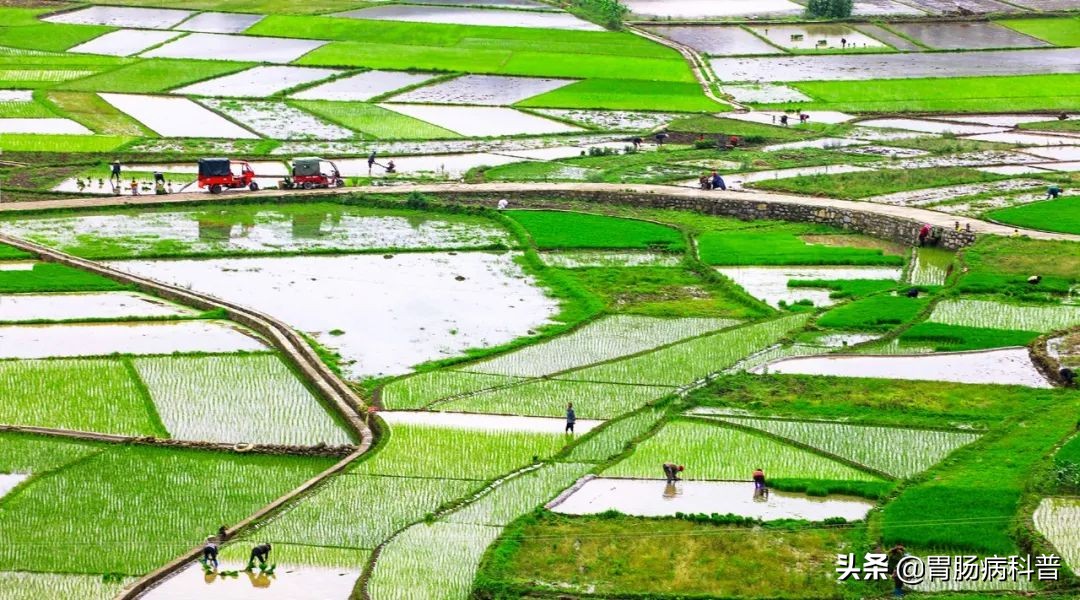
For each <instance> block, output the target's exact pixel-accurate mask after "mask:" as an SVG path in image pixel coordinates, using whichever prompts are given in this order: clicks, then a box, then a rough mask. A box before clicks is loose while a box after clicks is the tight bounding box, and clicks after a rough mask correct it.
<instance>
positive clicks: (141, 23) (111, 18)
mask: <svg viewBox="0 0 1080 600" xmlns="http://www.w3.org/2000/svg"><path fill="white" fill-rule="evenodd" d="M192 14H193V13H192V12H191V11H188V10H176V9H171V8H135V7H124V6H88V7H86V8H82V9H79V10H73V11H70V12H64V13H60V14H58V15H53V16H51V17H46V18H45V19H44V20H46V21H49V22H50V23H69V24H77V25H109V26H112V27H136V28H139V29H168V28H170V27H172V26H174V25H176V24H178V23H180V22H181V21H183V20H184V19H186V18H188V17H190V16H191V15H192Z"/></svg>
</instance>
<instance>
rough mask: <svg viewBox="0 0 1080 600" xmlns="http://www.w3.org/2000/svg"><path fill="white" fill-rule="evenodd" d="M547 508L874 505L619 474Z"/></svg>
mask: <svg viewBox="0 0 1080 600" xmlns="http://www.w3.org/2000/svg"><path fill="white" fill-rule="evenodd" d="M548 508H550V509H551V510H553V511H554V512H557V513H564V514H570V515H591V514H597V513H602V512H604V511H608V510H617V511H619V512H620V513H623V514H626V515H635V516H642V517H662V516H673V515H674V514H675V513H677V512H681V513H687V514H697V513H704V514H713V513H717V514H721V515H724V514H729V513H730V514H734V515H738V516H741V517H750V518H755V519H762V520H765V521H770V520H774V519H805V520H807V521H823V520H825V519H828V518H834V517H842V518H844V519H847V520H848V521H859V520H862V519H865V518H866V513H868V512H869V511H870V509H872V508H874V503H873V502H870V501H869V500H863V499H860V498H854V497H850V496H829V497H827V498H812V497H809V496H806V495H805V494H794V493H789V492H778V491H775V490H770V492H769V494H768V497H767V498H760V497H755V495H754V484H753V483H751V482H729V481H679V482H676V483H674V484H671V485H668V484H667V483H665V482H664V481H663V480H660V479H645V480H643V479H614V478H606V477H597V478H594V479H590V480H589V481H586V482H585V483H584V485H582V486H581V487H580V488H578V489H577V490H576V491H574V492H573V493H572V494H570V495H569V496H566V497H561V498H558V499H556V500H555V501H554V502H552V503H551V504H549V505H548Z"/></svg>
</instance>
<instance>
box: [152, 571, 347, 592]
mask: <svg viewBox="0 0 1080 600" xmlns="http://www.w3.org/2000/svg"><path fill="white" fill-rule="evenodd" d="M243 568H244V565H241V564H239V563H236V564H225V563H222V565H221V569H222V570H239V569H243ZM359 577H360V571H359V569H356V570H351V569H342V568H336V569H333V568H327V567H310V566H303V567H293V566H287V565H279V566H278V567H277V569H276V570H275V572H274V575H272V576H266V575H261V574H254V573H245V572H241V573H240V575H239V576H238V577H221V576H218V575H206V574H204V573H203V570H202V567H201V566H200V565H199V564H197V563H195V564H192V565H191V566H189V567H187V568H185V569H184V570H182V571H180V572H179V573H177V574H176V575H174V576H172V577H170V578H169V579H166V580H165V581H164V582H162V583H161V584H160V585H158V586H157V587H155V588H153V589H152V590H150V591H149V592H148V593H147V594H146V595H145V596H142V597H143V598H145V599H146V600H191V599H192V598H207V599H209V600H341V599H344V598H348V597H349V594H350V593H351V592H352V589H353V586H354V585H355V584H356V580H357V579H358V578H359Z"/></svg>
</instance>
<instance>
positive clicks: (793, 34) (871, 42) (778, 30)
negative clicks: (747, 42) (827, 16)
mask: <svg viewBox="0 0 1080 600" xmlns="http://www.w3.org/2000/svg"><path fill="white" fill-rule="evenodd" d="M752 29H753V30H754V31H755V32H757V33H758V35H760V36H762V37H764V38H766V39H767V40H769V41H770V42H772V43H773V44H776V45H777V46H781V47H783V48H790V49H792V50H815V49H828V50H835V49H843V48H882V49H887V48H888V46H886V45H885V44H883V43H881V42H879V41H878V40H876V39H874V38H872V37H870V36H868V35H866V34H864V33H860V32H858V31H856V30H854V29H852V28H850V27H848V26H846V25H760V26H756V27H753V28H752ZM841 40H843V41H841ZM844 42H846V44H845V43H844Z"/></svg>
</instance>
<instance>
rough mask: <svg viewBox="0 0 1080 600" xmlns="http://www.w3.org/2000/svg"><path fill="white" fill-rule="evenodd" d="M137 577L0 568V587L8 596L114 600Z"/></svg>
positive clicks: (9, 598) (7, 599)
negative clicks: (13, 570) (2, 569)
mask: <svg viewBox="0 0 1080 600" xmlns="http://www.w3.org/2000/svg"><path fill="white" fill-rule="evenodd" d="M134 581H135V578H133V577H121V578H120V579H110V580H109V581H104V580H103V578H102V576H101V575H71V574H62V573H27V572H4V571H0V589H2V590H4V599H5V600H41V598H78V599H79V600H113V598H116V597H117V595H119V593H120V590H122V589H123V588H124V587H125V586H127V585H129V584H131V583H132V582H134Z"/></svg>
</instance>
